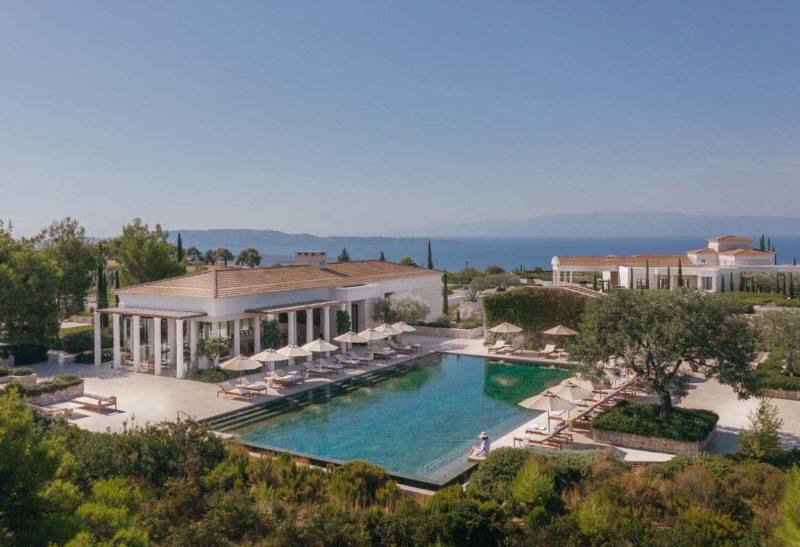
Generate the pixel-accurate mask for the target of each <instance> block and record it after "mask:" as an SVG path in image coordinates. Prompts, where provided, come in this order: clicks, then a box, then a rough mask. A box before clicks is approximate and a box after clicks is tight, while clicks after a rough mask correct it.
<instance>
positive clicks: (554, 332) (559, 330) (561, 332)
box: [542, 325, 578, 336]
mask: <svg viewBox="0 0 800 547" xmlns="http://www.w3.org/2000/svg"><path fill="white" fill-rule="evenodd" d="M542 334H547V335H549V336H575V335H576V334H578V333H577V332H575V331H574V330H572V329H570V328H567V327H565V326H564V325H556V326H555V327H553V328H552V329H548V330H546V331H544V332H543V333H542Z"/></svg>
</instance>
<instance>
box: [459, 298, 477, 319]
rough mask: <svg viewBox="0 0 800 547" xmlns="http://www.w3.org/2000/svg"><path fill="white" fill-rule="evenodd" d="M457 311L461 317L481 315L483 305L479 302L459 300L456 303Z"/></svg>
mask: <svg viewBox="0 0 800 547" xmlns="http://www.w3.org/2000/svg"><path fill="white" fill-rule="evenodd" d="M458 312H459V313H460V314H461V319H467V318H469V317H474V316H477V317H481V318H482V317H483V305H481V303H480V302H461V303H460V304H459V305H458Z"/></svg>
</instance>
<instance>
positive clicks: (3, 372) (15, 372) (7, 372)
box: [0, 367, 33, 376]
mask: <svg viewBox="0 0 800 547" xmlns="http://www.w3.org/2000/svg"><path fill="white" fill-rule="evenodd" d="M31 374H33V370H31V369H29V368H23V367H19V368H17V367H13V368H10V367H0V376H30V375H31Z"/></svg>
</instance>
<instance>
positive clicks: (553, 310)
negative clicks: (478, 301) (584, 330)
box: [483, 287, 587, 343]
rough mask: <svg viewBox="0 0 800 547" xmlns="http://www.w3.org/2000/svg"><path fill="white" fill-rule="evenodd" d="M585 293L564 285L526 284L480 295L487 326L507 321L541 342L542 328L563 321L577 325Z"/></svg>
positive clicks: (536, 341)
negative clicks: (529, 285)
mask: <svg viewBox="0 0 800 547" xmlns="http://www.w3.org/2000/svg"><path fill="white" fill-rule="evenodd" d="M586 298H587V297H585V296H583V295H581V294H578V293H574V292H572V291H568V290H566V289H548V288H542V287H525V288H518V289H514V290H511V291H505V292H500V293H496V294H492V295H489V296H487V297H486V298H484V299H483V310H484V315H485V317H486V327H487V329H489V328H492V327H494V326H495V325H497V324H499V323H502V322H503V321H508V322H509V323H512V324H514V325H517V326H518V327H521V328H522V329H524V331H525V335H526V336H527V338H528V340H529V341H530V342H533V343H539V342H542V341H543V340H544V338H545V336H544V335H543V334H542V331H545V330H547V329H549V328H552V327H555V326H556V325H564V326H565V327H569V328H571V329H577V328H578V323H579V322H580V318H581V314H582V313H583V308H584V304H585V302H586Z"/></svg>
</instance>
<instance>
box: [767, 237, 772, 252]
mask: <svg viewBox="0 0 800 547" xmlns="http://www.w3.org/2000/svg"><path fill="white" fill-rule="evenodd" d="M770 249H772V238H771V237H768V238H767V250H768V251H769V250H770Z"/></svg>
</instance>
